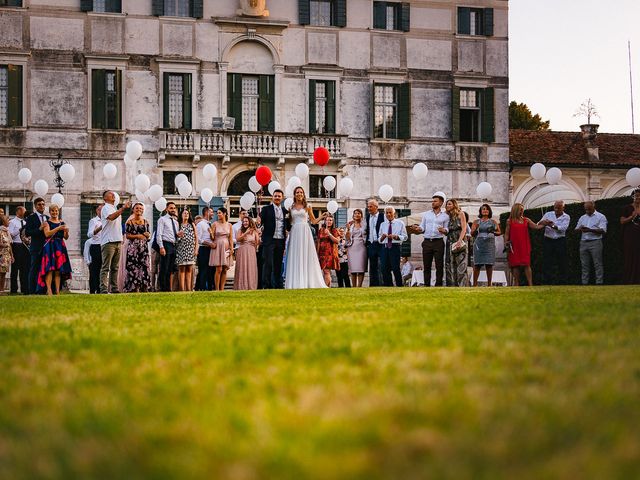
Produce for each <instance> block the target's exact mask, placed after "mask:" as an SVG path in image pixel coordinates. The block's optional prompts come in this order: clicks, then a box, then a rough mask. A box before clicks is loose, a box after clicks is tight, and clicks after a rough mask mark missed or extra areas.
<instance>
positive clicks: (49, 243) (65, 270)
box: [38, 220, 71, 292]
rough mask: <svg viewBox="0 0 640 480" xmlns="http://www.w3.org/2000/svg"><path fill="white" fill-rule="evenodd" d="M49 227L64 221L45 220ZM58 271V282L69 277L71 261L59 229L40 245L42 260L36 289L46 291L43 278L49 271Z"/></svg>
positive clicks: (62, 234)
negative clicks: (42, 245)
mask: <svg viewBox="0 0 640 480" xmlns="http://www.w3.org/2000/svg"><path fill="white" fill-rule="evenodd" d="M47 223H48V224H49V229H50V230H53V229H54V228H56V227H58V226H59V225H64V222H59V223H53V222H52V221H51V220H47ZM55 271H58V272H60V282H61V283H63V282H65V281H66V280H69V279H70V278H71V263H70V262H69V254H68V253H67V245H66V244H65V243H64V231H62V230H59V231H57V232H56V233H55V235H54V236H53V237H49V238H48V239H47V240H46V242H45V243H44V247H42V262H41V263H40V271H39V272H38V291H39V292H46V291H47V284H46V283H45V281H44V278H45V277H46V276H47V273H49V272H55Z"/></svg>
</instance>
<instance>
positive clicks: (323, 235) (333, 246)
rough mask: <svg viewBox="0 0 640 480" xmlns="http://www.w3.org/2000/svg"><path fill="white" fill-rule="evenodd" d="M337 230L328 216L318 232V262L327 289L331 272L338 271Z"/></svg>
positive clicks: (338, 235) (331, 218)
mask: <svg viewBox="0 0 640 480" xmlns="http://www.w3.org/2000/svg"><path fill="white" fill-rule="evenodd" d="M339 237H340V234H339V233H338V229H337V228H335V227H334V226H333V217H332V216H331V215H328V216H327V217H326V218H325V220H324V225H323V226H322V227H321V228H320V231H319V232H318V260H320V268H321V269H322V274H323V276H324V282H325V283H326V284H327V287H330V286H331V270H340V262H339V260H338V242H339V241H340V238H339Z"/></svg>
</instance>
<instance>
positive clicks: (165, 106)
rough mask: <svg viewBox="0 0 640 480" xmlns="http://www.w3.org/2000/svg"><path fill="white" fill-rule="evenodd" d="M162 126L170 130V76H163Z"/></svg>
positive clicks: (166, 74)
mask: <svg viewBox="0 0 640 480" xmlns="http://www.w3.org/2000/svg"><path fill="white" fill-rule="evenodd" d="M162 124H163V127H164V128H169V74H168V73H167V72H164V73H163V74H162Z"/></svg>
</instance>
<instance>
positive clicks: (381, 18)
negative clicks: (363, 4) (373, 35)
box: [373, 2, 387, 30]
mask: <svg viewBox="0 0 640 480" xmlns="http://www.w3.org/2000/svg"><path fill="white" fill-rule="evenodd" d="M386 10H387V2H373V28H380V29H382V30H385V29H386V28H387V12H386Z"/></svg>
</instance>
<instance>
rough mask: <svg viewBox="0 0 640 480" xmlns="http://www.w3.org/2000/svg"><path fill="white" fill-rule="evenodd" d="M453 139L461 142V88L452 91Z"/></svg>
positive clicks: (454, 88)
mask: <svg viewBox="0 0 640 480" xmlns="http://www.w3.org/2000/svg"><path fill="white" fill-rule="evenodd" d="M451 137H452V139H453V141H454V142H459V141H460V87H453V89H451Z"/></svg>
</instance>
